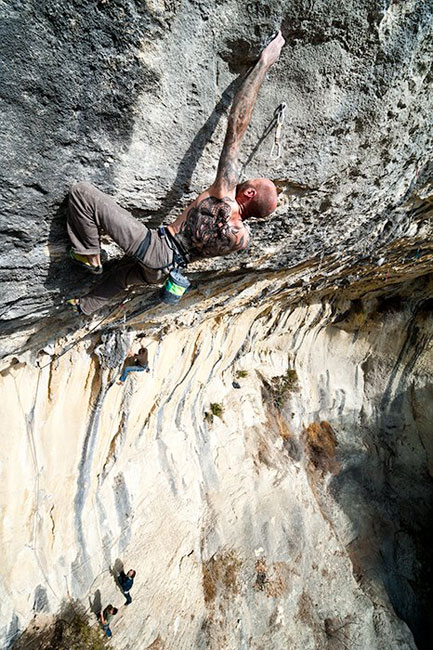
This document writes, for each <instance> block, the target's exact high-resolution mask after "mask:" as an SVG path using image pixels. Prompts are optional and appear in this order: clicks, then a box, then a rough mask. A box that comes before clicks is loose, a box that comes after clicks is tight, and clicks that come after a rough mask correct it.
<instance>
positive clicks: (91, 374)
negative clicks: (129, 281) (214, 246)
mask: <svg viewBox="0 0 433 650" xmlns="http://www.w3.org/2000/svg"><path fill="white" fill-rule="evenodd" d="M0 9H1V14H2V20H1V22H0V25H1V31H2V38H1V48H2V51H3V53H4V54H3V60H4V62H5V65H4V69H3V72H4V74H3V80H2V85H1V97H2V102H3V107H2V118H1V121H0V127H1V130H2V135H3V146H2V151H1V155H2V157H3V160H2V164H1V165H0V175H1V185H0V187H1V190H0V194H1V197H2V208H1V229H2V250H1V282H2V285H1V286H2V292H1V294H0V295H1V301H2V312H1V317H0V318H1V322H0V336H1V345H2V356H3V366H2V373H1V382H2V413H1V421H2V425H3V430H4V432H5V433H4V439H5V443H4V445H3V454H2V464H1V483H0V485H1V487H0V498H1V504H0V506H1V508H2V548H3V554H2V558H1V567H2V571H1V574H2V583H1V599H0V600H1V603H2V605H1V626H2V627H1V643H2V644H3V645H4V646H5V647H11V646H12V645H13V643H14V640H15V639H16V638H17V636H18V635H19V632H20V631H21V630H23V629H24V628H25V627H26V625H27V624H28V623H29V621H30V620H31V618H32V617H33V615H35V614H37V615H38V620H39V618H40V617H41V616H42V615H43V616H50V615H53V616H55V614H56V612H58V611H59V609H60V607H61V606H62V603H64V601H67V600H68V599H80V600H81V601H82V602H83V603H84V604H85V605H86V606H87V605H89V598H90V601H91V606H92V608H93V609H95V607H96V605H95V601H96V600H97V599H98V598H101V601H102V605H104V604H107V603H108V602H109V601H113V602H115V603H119V604H120V603H121V602H122V596H121V594H120V592H119V591H118V590H117V589H116V586H115V583H114V580H113V577H112V575H111V574H110V571H113V570H114V567H115V566H118V565H119V560H123V561H124V562H125V564H126V567H125V568H127V567H129V566H134V567H135V568H136V569H137V572H138V573H137V580H136V584H135V586H134V591H133V598H134V602H133V604H132V605H131V607H129V608H126V609H122V610H121V612H120V614H119V615H118V617H117V621H116V623H115V626H114V634H115V636H114V638H113V643H114V646H115V647H118V648H125V649H126V648H128V649H130V648H137V649H139V648H143V649H144V648H150V647H151V648H153V649H154V650H157V649H160V650H161V649H167V650H168V649H170V650H171V649H173V650H178V649H179V648H185V649H188V650H189V649H190V648H197V649H202V648H203V649H204V648H210V649H211V650H223V649H224V650H225V649H227V650H239V649H240V648H245V649H247V648H248V649H249V650H259V649H261V648H264V647H267V648H269V647H271V648H273V649H274V648H275V650H278V649H279V648H287V647H291V648H294V649H298V648H299V649H301V648H302V649H306V650H308V649H310V648H311V650H313V648H321V649H322V648H329V650H341V649H342V648H351V649H352V648H362V649H364V648H365V649H367V648H368V650H370V649H371V650H374V649H376V648H377V650H379V649H380V650H383V649H389V650H391V649H392V650H394V649H395V648H398V649H399V650H400V649H402V650H403V649H406V648H407V649H409V648H416V647H417V648H421V649H423V650H424V649H427V648H430V647H431V645H432V643H433V632H432V629H431V623H430V619H429V607H430V609H431V584H432V583H431V567H432V558H431V545H430V544H429V530H430V528H431V521H432V517H431V510H432V467H433V460H432V431H431V429H432V425H431V422H432V421H433V412H432V409H433V406H432V393H433V384H432V352H431V335H432V323H431V306H432V298H433V296H432V280H431V276H430V275H429V274H430V273H431V270H432V241H431V239H432V221H431V218H432V211H433V207H432V205H433V200H432V197H433V189H432V183H433V168H432V167H431V163H430V162H429V161H430V157H431V151H432V145H431V138H432V135H431V129H430V127H431V115H432V97H433V94H432V92H431V90H432V88H431V86H432V84H431V80H432V72H431V60H432V20H431V13H432V12H431V3H430V2H428V0H425V1H418V2H416V1H415V0H406V1H404V0H403V1H401V2H390V1H384V2H382V1H381V2H379V1H378V0H361V1H360V2H356V3H355V2H354V3H347V2H346V3H344V5H343V4H342V3H338V2H332V1H329V2H324V1H320V0H316V1H315V2H310V0H308V1H305V2H304V1H302V0H295V1H293V2H284V3H281V2H277V1H276V0H275V2H274V1H271V2H266V3H261V2H258V1H257V0H255V1H254V2H251V3H246V4H240V3H236V2H233V1H227V2H218V3H211V2H206V1H203V2H192V1H190V2H178V1H176V2H175V1H172V2H171V1H167V2H164V3H163V2H159V1H158V0H157V1H155V2H144V1H143V2H139V1H138V0H135V1H134V0H99V1H98V2H94V3H93V2H92V3H91V2H84V1H83V2H80V1H79V0H75V1H74V2H72V3H64V2H60V1H58V0H45V1H44V2H36V1H35V0H32V1H31V2H29V1H24V0H14V1H13V2H8V3H7V4H6V3H0ZM279 25H282V28H283V32H284V35H285V37H286V39H287V46H286V47H285V49H284V50H283V53H282V56H281V60H280V61H279V63H278V64H277V65H276V66H275V67H274V68H273V69H272V70H271V72H270V73H269V78H268V79H267V81H266V82H265V85H264V87H263V89H262V92H261V95H260V98H259V102H258V105H257V109H256V111H255V114H254V117H253V122H252V124H251V127H250V130H249V131H248V133H247V136H246V138H245V146H244V148H243V162H244V164H245V169H244V174H245V176H256V175H267V176H269V177H270V178H272V179H274V180H275V181H276V183H277V185H278V186H279V188H280V190H281V193H280V206H279V209H278V211H277V213H276V215H275V216H273V217H272V218H271V219H269V220H268V221H266V222H264V223H253V224H252V230H253V235H254V242H255V245H254V246H252V247H251V248H250V249H249V251H247V252H244V253H242V254H241V255H238V256H232V257H229V258H225V259H215V260H212V261H207V262H204V263H198V264H196V265H195V267H194V268H192V269H191V272H190V277H191V278H192V280H193V283H194V288H193V290H192V291H191V292H190V294H189V295H188V296H187V297H186V298H185V299H184V300H183V302H182V303H181V304H180V305H179V306H178V307H176V308H173V309H171V310H170V311H169V310H168V309H167V307H165V306H161V305H158V301H157V299H156V297H155V290H154V289H146V288H145V289H144V290H143V292H142V293H141V294H136V295H135V296H132V297H131V299H130V301H129V302H128V303H127V304H126V305H125V306H124V308H123V309H122V310H121V309H114V310H113V311H111V312H110V311H108V310H107V312H104V313H102V314H101V315H100V316H98V317H96V318H95V319H93V320H92V321H90V323H85V322H84V321H81V320H78V321H77V320H76V319H74V318H73V317H71V315H70V314H67V313H65V311H64V310H63V308H62V306H61V305H62V300H63V297H64V296H69V295H77V294H80V293H84V292H85V291H86V288H87V287H88V286H89V284H90V282H89V280H88V278H86V277H84V276H83V275H82V274H81V273H80V272H77V271H76V270H75V269H74V268H73V267H72V266H70V264H69V262H68V261H66V259H65V247H66V244H67V239H66V233H65V207H66V206H65V197H66V192H67V188H68V186H69V185H70V184H71V183H72V182H73V181H75V180H79V179H86V180H90V181H93V182H94V183H96V184H97V185H99V186H100V187H101V188H102V189H104V190H106V191H109V192H111V193H113V194H115V195H116V197H117V199H118V200H119V202H121V203H122V205H124V206H125V207H127V208H129V209H130V210H131V211H132V212H133V213H134V214H135V215H136V216H138V217H140V218H143V219H144V220H145V221H146V222H147V223H150V224H151V225H157V224H159V223H163V222H165V223H166V222H167V220H169V219H170V218H171V217H172V216H175V215H176V214H178V211H179V210H180V209H181V208H182V207H183V206H184V205H185V204H186V203H187V202H188V201H189V200H190V199H191V198H192V197H193V196H195V194H196V193H197V191H199V190H201V189H202V188H203V187H204V186H206V185H208V184H209V183H210V182H211V181H212V180H213V176H214V173H215V169H216V164H217V161H218V156H219V152H220V149H221V144H222V139H223V135H224V127H225V114H226V110H227V107H228V105H229V103H230V99H231V97H232V95H233V92H234V89H235V87H236V78H237V76H238V74H239V73H240V72H241V71H242V70H245V69H246V67H247V66H248V65H249V64H250V63H251V62H253V61H254V58H255V57H256V56H257V54H258V52H259V51H260V49H261V47H262V45H263V43H264V41H265V39H266V38H267V36H268V35H269V33H270V32H272V31H273V30H274V29H275V27H278V26H279ZM282 101H284V102H286V103H287V117H286V121H285V123H284V129H283V142H282V155H281V157H280V158H279V159H278V160H272V159H271V158H270V151H271V146H272V142H273V137H274V131H273V130H270V129H269V128H268V127H269V126H270V124H272V120H273V119H274V111H275V108H276V107H277V106H278V105H279V104H280V103H281V102H282ZM113 254H114V256H116V255H118V252H117V253H116V252H115V251H113ZM114 264H115V262H114ZM137 337H138V338H139V339H140V340H139V341H137ZM137 343H141V344H144V345H148V347H149V351H150V356H151V366H152V373H151V374H150V375H144V376H143V375H140V376H133V377H130V378H129V379H128V382H127V383H126V385H125V386H120V385H119V384H117V383H116V379H117V377H118V372H119V368H120V365H121V362H122V359H123V357H124V355H125V353H126V351H127V347H128V345H129V344H133V345H134V346H136V345H137ZM238 371H245V372H246V374H245V372H241V373H239V372H238ZM233 382H237V383H238V384H239V385H240V387H241V388H240V389H239V388H235V387H234V386H233ZM211 404H213V405H214V406H213V410H214V411H215V413H219V415H220V416H221V417H219V416H218V415H215V414H214V415H213V417H212V407H211ZM206 414H207V415H206ZM212 420H213V421H212ZM116 560H117V563H116ZM89 607H90V606H89ZM93 622H95V621H94V619H93ZM95 624H96V622H95Z"/></svg>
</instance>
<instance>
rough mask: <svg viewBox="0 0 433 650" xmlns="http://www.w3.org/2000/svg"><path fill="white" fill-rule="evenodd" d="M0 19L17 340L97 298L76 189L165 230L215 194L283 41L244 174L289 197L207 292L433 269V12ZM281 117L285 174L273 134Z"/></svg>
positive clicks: (219, 7) (388, 5) (384, 8)
mask: <svg viewBox="0 0 433 650" xmlns="http://www.w3.org/2000/svg"><path fill="white" fill-rule="evenodd" d="M1 10H2V22H1V30H2V40H1V49H2V58H3V61H4V78H3V83H2V88H1V99H2V120H1V130H2V136H3V138H2V139H3V143H4V146H3V147H2V153H1V155H2V157H3V160H2V164H1V172H0V173H1V175H2V178H1V203H2V209H1V224H2V225H1V229H2V235H3V246H2V251H1V254H2V255H1V280H2V292H1V295H2V312H1V314H2V316H1V318H2V321H1V331H2V332H3V334H4V335H8V334H10V333H13V332H17V331H21V332H22V331H23V329H24V328H28V331H29V332H32V331H34V330H35V329H36V330H37V329H40V328H41V318H43V319H44V320H43V322H44V325H43V326H44V327H46V323H47V320H46V319H47V317H50V316H52V315H53V313H54V312H55V311H56V309H55V308H56V307H57V308H58V309H61V305H62V300H63V298H64V297H65V296H66V297H68V296H70V295H76V294H77V293H78V294H79V293H84V292H85V290H86V287H88V282H89V281H88V278H86V277H84V276H83V274H81V273H80V272H77V271H76V269H74V268H73V267H72V266H71V265H70V263H69V262H68V261H67V259H66V258H65V248H66V246H67V237H66V234H65V214H64V209H65V197H66V193H67V189H68V186H69V185H70V184H71V183H72V182H73V181H75V180H77V179H88V180H90V181H92V182H94V183H96V184H97V185H98V186H100V187H101V188H102V189H104V190H107V191H109V192H111V193H113V194H115V195H116V196H117V198H118V199H119V201H120V202H121V203H122V205H124V206H125V207H127V208H129V209H131V211H132V212H133V213H134V214H135V215H136V216H138V217H139V218H143V219H144V220H145V221H146V222H147V223H150V224H151V225H156V224H159V223H161V222H164V221H167V220H168V219H170V218H171V216H173V217H174V216H176V214H177V213H178V211H179V210H180V208H181V207H182V206H183V205H184V204H185V203H186V202H187V201H188V200H190V199H191V198H192V197H193V196H194V195H195V194H196V193H197V192H198V191H200V190H201V189H202V188H203V187H205V186H206V185H208V184H209V183H210V182H211V181H212V179H213V177H214V173H215V168H216V164H217V160H218V156H219V152H220V149H221V144H222V139H223V134H224V124H225V114H226V109H227V107H228V105H229V103H230V99H231V97H232V94H233V90H234V87H233V84H234V83H235V80H236V78H237V75H238V74H239V73H240V72H242V71H244V70H245V69H246V67H247V66H248V65H249V64H250V63H251V62H253V61H254V60H255V57H256V56H257V54H258V53H259V51H260V49H261V47H262V46H263V43H264V42H265V40H266V38H267V37H268V36H269V34H270V32H272V31H273V30H274V29H275V27H276V26H279V25H281V26H282V29H283V32H284V35H285V37H286V40H287V45H286V47H285V49H284V51H283V54H282V57H281V60H280V61H279V62H278V64H277V65H276V66H275V67H274V68H273V69H272V70H271V72H270V73H269V78H268V80H267V81H266V82H265V85H264V87H263V89H262V92H261V95H260V98H259V102H258V106H257V109H256V111H255V114H254V118H253V122H252V125H251V128H250V130H249V132H248V134H247V136H246V138H245V145H244V147H243V162H244V163H245V164H246V167H245V169H244V173H245V175H251V176H256V175H268V176H270V177H271V178H273V179H274V180H277V181H278V182H279V186H280V188H281V190H282V194H281V205H280V209H279V211H278V213H277V214H276V215H275V216H274V217H272V218H271V219H270V220H269V221H268V222H266V223H261V224H260V223H256V224H253V232H254V240H255V246H253V247H252V248H251V249H250V251H249V252H247V253H243V254H242V255H239V256H237V257H236V256H235V257H232V258H228V259H221V260H213V261H212V262H206V263H205V264H204V265H202V267H201V270H202V271H204V272H205V275H204V277H202V276H200V282H204V283H205V282H206V278H207V276H206V271H209V270H210V271H211V272H212V275H211V277H214V273H215V271H218V272H220V273H222V274H224V273H225V272H227V270H228V269H230V268H233V267H239V265H241V267H242V268H243V269H244V270H245V272H248V269H251V268H260V269H267V270H275V269H289V268H291V267H293V266H295V265H297V264H300V263H303V264H305V263H310V264H311V263H312V261H316V262H317V260H320V261H321V270H322V271H323V272H324V275H322V278H321V280H322V282H321V284H322V285H331V284H332V280H333V279H335V278H337V279H338V281H339V283H341V282H342V281H343V280H344V278H348V282H352V281H353V279H356V278H357V277H358V276H359V275H362V274H363V272H364V271H365V266H366V265H367V266H370V267H372V268H375V267H376V266H377V264H378V263H381V264H382V265H383V264H387V263H389V264H390V265H392V263H393V261H394V260H395V257H396V253H397V259H399V260H401V259H402V257H404V258H405V259H406V266H407V267H408V268H407V271H409V272H411V273H412V274H415V275H422V274H423V273H425V272H426V266H427V267H428V266H429V265H431V247H430V240H431V219H430V217H429V215H430V204H429V203H427V204H426V203H425V200H426V198H427V199H428V196H430V194H431V191H430V188H431V183H432V169H431V167H430V166H429V158H430V154H431V148H432V147H431V129H430V126H431V115H432V105H431V103H432V99H431V97H432V93H431V92H429V91H430V90H431V43H432V39H431V29H432V26H431V25H432V23H431V4H430V3H429V2H428V0H425V1H418V2H416V1H414V0H407V1H405V2H382V1H380V2H379V1H377V0H363V1H362V2H358V3H349V4H347V3H345V4H344V6H342V5H341V3H338V2H331V1H326V2H323V1H322V2H321V1H317V2H314V3H311V2H310V1H308V2H307V1H305V2H303V1H294V2H283V3H281V2H266V3H261V2H251V3H246V4H238V3H236V2H222V3H210V2H186V1H185V2H182V3H180V2H164V3H162V2H152V3H150V2H149V3H145V2H134V1H133V0H129V1H123V0H117V1H116V2H114V1H112V0H107V1H103V0H100V1H99V2H95V3H89V2H78V1H75V2H72V3H68V5H67V6H65V5H64V3H63V2H58V1H56V0H46V1H44V2H27V1H25V2H24V1H23V2H20V1H19V0H16V1H14V2H12V3H7V4H6V3H4V4H3V5H2V9H1ZM283 101H284V102H286V103H287V118H286V122H285V124H284V131H283V143H282V155H281V157H280V158H279V159H278V160H272V159H270V152H271V146H272V141H273V136H274V131H271V132H270V133H268V135H267V136H266V133H267V129H268V127H269V126H270V125H271V124H272V120H273V118H274V111H275V109H276V107H277V106H278V105H279V104H280V103H281V102H283ZM414 199H416V203H415V204H414V203H413V200H414ZM423 201H424V202H423ZM415 208H416V209H417V212H416V213H415V214H414V212H413V210H414V209H415ZM408 210H411V211H409V212H408ZM426 216H427V217H429V218H428V219H427V220H426ZM396 247H397V249H398V250H397V251H396ZM335 260H337V262H338V264H337V267H338V272H336V265H335ZM360 263H361V265H362V266H361V268H360V267H359V264H360ZM387 273H388V276H389V278H391V279H392V278H393V276H395V272H394V271H393V269H392V268H389V269H388V270H387ZM328 276H329V277H330V278H331V279H330V280H329V281H328V280H327V279H326V278H328ZM145 293H147V294H148V293H149V290H146V291H145ZM58 309H57V311H58ZM8 343H10V339H8ZM19 346H22V340H21V341H20V343H19V344H18V347H19Z"/></svg>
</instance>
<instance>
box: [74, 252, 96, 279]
mask: <svg viewBox="0 0 433 650" xmlns="http://www.w3.org/2000/svg"><path fill="white" fill-rule="evenodd" d="M69 257H70V258H71V260H72V261H73V262H74V264H76V265H77V266H80V267H81V268H82V269H86V271H89V272H90V273H93V275H101V273H102V270H103V269H102V266H93V264H90V262H88V261H87V258H86V256H85V255H80V254H79V253H76V252H75V251H74V250H73V249H72V248H70V249H69Z"/></svg>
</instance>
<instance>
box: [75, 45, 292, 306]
mask: <svg viewBox="0 0 433 650" xmlns="http://www.w3.org/2000/svg"><path fill="white" fill-rule="evenodd" d="M283 45H284V39H283V37H282V35H281V32H278V34H277V36H276V37H275V38H274V39H273V40H272V41H271V42H270V43H269V45H267V46H266V47H265V49H264V50H263V52H262V53H261V55H260V58H259V60H258V61H257V63H256V64H255V65H254V67H253V68H252V69H251V70H250V71H249V72H248V73H247V75H246V76H245V78H244V79H243V81H242V83H241V85H240V87H239V90H238V91H237V93H236V95H235V98H234V100H233V104H232V107H231V110H230V114H229V117H228V125H227V133H226V137H225V140H224V146H223V150H222V153H221V157H220V160H219V164H218V170H217V175H216V179H215V181H214V182H213V183H212V185H211V186H210V187H209V188H208V189H207V190H205V191H204V192H202V193H201V194H200V195H199V196H198V197H197V198H196V199H195V201H193V202H192V203H191V204H190V205H189V206H188V207H187V208H186V209H185V210H184V211H183V212H182V214H181V215H180V216H179V217H178V218H177V219H176V220H175V221H174V222H173V223H171V224H170V225H168V226H161V227H160V228H158V229H157V230H152V229H149V228H147V227H146V226H145V225H144V224H143V223H142V222H141V221H139V220H138V219H135V218H134V217H133V216H132V215H131V214H129V212H127V210H124V209H123V208H121V207H120V206H119V205H117V203H115V201H114V200H113V199H112V198H111V197H110V196H108V195H107V194H104V193H103V192H101V191H100V190H98V189H97V188H96V187H94V186H93V185H91V184H90V183H86V182H79V183H76V184H75V185H73V186H72V188H71V190H70V194H69V214H68V222H67V227H68V234H69V237H70V239H71V242H72V248H71V251H70V254H71V257H72V258H73V260H74V262H76V263H77V264H79V265H80V266H82V267H83V268H85V269H87V270H88V271H90V272H91V273H94V274H96V275H99V274H100V273H102V263H101V256H100V254H101V249H100V241H99V230H103V231H105V232H106V233H107V234H108V235H109V236H110V237H111V238H112V239H113V240H114V241H115V242H116V243H117V244H118V245H119V246H120V247H121V248H122V249H123V250H124V251H125V253H126V255H128V256H131V258H132V259H131V260H130V261H129V262H127V263H125V264H123V265H121V266H119V269H117V270H116V271H114V272H113V273H111V274H110V275H109V276H108V277H107V279H106V280H105V281H104V282H102V284H100V285H98V286H96V287H95V288H93V289H92V290H91V291H90V293H88V294H87V295H86V296H84V297H83V298H79V299H78V298H72V299H70V300H69V301H68V303H69V304H70V305H71V306H72V307H74V308H75V309H76V310H77V311H79V312H80V313H83V314H86V315H90V314H92V313H93V312H95V311H97V310H98V309H101V307H103V306H104V305H105V304H106V303H107V302H108V301H109V300H110V299H111V298H113V297H114V296H116V295H117V294H119V293H120V292H122V291H124V290H125V289H126V288H127V287H129V286H131V285H137V284H142V283H147V284H152V283H158V282H160V281H161V280H162V279H163V278H165V277H166V276H167V275H168V274H169V273H170V272H171V274H172V275H171V276H170V278H169V280H168V282H170V281H171V282H172V287H173V288H172V292H173V294H175V293H178V294H180V293H182V291H184V290H185V287H186V286H187V284H188V282H187V281H186V282H182V275H181V273H178V269H182V268H184V267H186V265H187V264H188V263H189V262H192V261H194V260H197V259H202V258H207V257H216V256H219V255H228V254H230V253H233V252H236V251H241V250H243V249H244V248H246V246H247V245H248V241H249V238H250V233H249V229H248V227H247V226H246V224H245V220H246V219H248V218H249V217H256V218H264V217H267V216H268V215H269V214H271V212H273V211H274V210H275V208H276V206H277V191H276V188H275V185H274V184H273V183H272V181H270V180H269V179H268V178H254V179H249V180H247V181H245V182H244V183H241V184H240V185H239V184H238V183H239V174H240V170H239V163H238V155H239V148H240V144H241V140H242V138H243V136H244V133H245V131H246V129H247V127H248V125H249V123H250V120H251V116H252V112H253V108H254V105H255V103H256V100H257V95H258V92H259V90H260V87H261V85H262V83H263V80H264V78H265V74H266V72H267V71H268V70H269V68H270V67H271V65H272V64H273V63H275V61H277V59H278V58H279V56H280V52H281V48H282V47H283Z"/></svg>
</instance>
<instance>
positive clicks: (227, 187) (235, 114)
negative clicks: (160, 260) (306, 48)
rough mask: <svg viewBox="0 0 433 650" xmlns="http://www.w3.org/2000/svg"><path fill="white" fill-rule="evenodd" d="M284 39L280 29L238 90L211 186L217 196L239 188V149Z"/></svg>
mask: <svg viewBox="0 0 433 650" xmlns="http://www.w3.org/2000/svg"><path fill="white" fill-rule="evenodd" d="M283 45H284V38H283V37H282V35H281V32H278V34H277V36H276V37H275V38H274V39H273V40H272V41H271V42H270V43H269V45H267V46H266V47H265V49H264V50H263V52H262V53H261V55H260V59H259V60H258V61H257V63H256V64H255V66H254V67H253V68H252V69H251V70H250V71H249V72H248V73H247V75H246V77H245V79H244V80H243V82H242V84H241V86H240V88H239V90H238V91H237V93H236V95H235V98H234V100H233V104H232V107H231V110H230V114H229V119H228V125H227V133H226V137H225V140H224V146H223V150H222V154H221V157H220V160H219V164H218V170H217V176H216V179H215V182H214V183H213V185H212V190H213V193H216V194H217V196H218V195H221V196H227V195H228V194H230V193H232V192H234V191H235V190H236V185H237V184H238V182H239V163H238V156H239V148H240V144H241V141H242V138H243V136H244V134H245V131H246V130H247V127H248V125H249V123H250V121H251V116H252V113H253V109H254V106H255V103H256V101H257V96H258V94H259V90H260V87H261V85H262V83H263V79H264V78H265V74H266V73H267V71H268V70H269V68H270V67H271V65H272V64H273V63H275V61H277V59H278V57H279V56H280V52H281V48H282V47H283Z"/></svg>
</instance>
